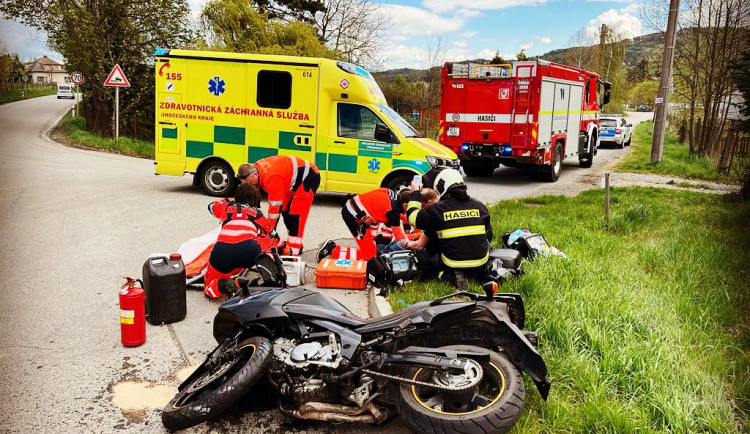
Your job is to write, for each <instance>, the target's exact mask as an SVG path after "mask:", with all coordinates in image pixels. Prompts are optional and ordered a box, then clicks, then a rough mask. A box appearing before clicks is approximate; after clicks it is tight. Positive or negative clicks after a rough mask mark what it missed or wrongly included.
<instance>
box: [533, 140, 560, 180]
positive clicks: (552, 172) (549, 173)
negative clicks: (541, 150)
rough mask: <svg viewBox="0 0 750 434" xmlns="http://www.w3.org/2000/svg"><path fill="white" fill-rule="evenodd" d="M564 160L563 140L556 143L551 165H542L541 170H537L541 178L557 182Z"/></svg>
mask: <svg viewBox="0 0 750 434" xmlns="http://www.w3.org/2000/svg"><path fill="white" fill-rule="evenodd" d="M562 161H563V144H562V142H557V143H555V150H554V151H553V154H552V162H551V163H550V165H549V166H542V167H540V171H539V172H537V173H538V176H539V179H541V180H542V181H547V182H555V181H557V180H558V179H559V178H560V172H562Z"/></svg>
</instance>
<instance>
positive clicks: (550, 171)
mask: <svg viewBox="0 0 750 434" xmlns="http://www.w3.org/2000/svg"><path fill="white" fill-rule="evenodd" d="M441 85H442V93H441V101H440V133H439V139H438V140H439V142H440V143H441V144H443V145H445V146H447V147H449V148H450V149H451V150H453V151H454V152H455V153H456V154H458V157H459V159H460V161H461V166H462V167H463V169H464V172H465V173H466V175H468V176H491V175H492V174H493V172H494V171H495V169H496V168H497V167H498V166H499V165H500V164H503V165H506V166H512V167H515V166H518V167H524V168H528V169H530V170H531V173H532V176H534V177H537V178H540V179H542V180H546V181H551V182H554V181H557V179H558V178H559V176H560V172H561V170H562V161H563V160H564V159H566V158H571V157H578V160H579V164H580V166H581V167H591V165H592V163H593V160H594V155H596V151H597V147H598V144H599V117H600V112H601V107H602V106H603V105H604V104H606V103H607V102H608V101H609V94H610V87H611V85H610V83H608V82H605V81H602V80H600V78H599V75H597V74H596V73H593V72H588V71H584V70H582V69H577V68H572V67H569V66H565V65H560V64H557V63H553V62H547V61H544V60H541V59H540V60H533V61H514V62H511V63H508V64H501V65H482V64H474V63H468V64H466V63H462V64H459V63H450V62H449V63H446V64H445V65H444V66H443V68H442V72H441Z"/></svg>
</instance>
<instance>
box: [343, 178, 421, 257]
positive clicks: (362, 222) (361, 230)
mask: <svg viewBox="0 0 750 434" xmlns="http://www.w3.org/2000/svg"><path fill="white" fill-rule="evenodd" d="M408 201H409V191H408V190H405V191H403V192H402V194H398V193H396V192H394V191H393V190H390V189H387V188H378V189H375V190H372V191H369V192H367V193H362V194H359V195H357V196H354V197H353V198H351V199H349V200H348V201H347V202H346V204H345V205H344V207H343V208H342V209H341V217H342V218H343V219H344V223H346V226H347V227H348V228H349V231H350V232H351V233H352V235H353V236H354V240H355V241H356V242H357V248H358V249H359V255H358V257H359V258H361V259H370V258H372V257H373V256H375V255H376V254H377V250H376V248H375V236H376V235H377V230H378V225H379V224H380V223H383V224H384V225H385V226H386V227H389V228H390V229H391V231H392V233H393V239H394V240H395V241H400V240H403V239H405V238H406V235H405V234H404V230H403V229H402V228H401V213H403V212H404V205H406V203H407V202H408Z"/></svg>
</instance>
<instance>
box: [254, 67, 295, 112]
mask: <svg viewBox="0 0 750 434" xmlns="http://www.w3.org/2000/svg"><path fill="white" fill-rule="evenodd" d="M257 103H258V107H268V108H277V109H288V108H289V107H291V105H292V74H290V73H289V72H287V71H259V72H258V97H257Z"/></svg>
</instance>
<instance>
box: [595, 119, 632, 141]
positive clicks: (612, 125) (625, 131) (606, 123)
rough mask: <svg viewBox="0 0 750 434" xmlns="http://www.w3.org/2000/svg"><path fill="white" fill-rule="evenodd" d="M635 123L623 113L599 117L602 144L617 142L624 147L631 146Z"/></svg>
mask: <svg viewBox="0 0 750 434" xmlns="http://www.w3.org/2000/svg"><path fill="white" fill-rule="evenodd" d="M632 134H633V124H629V123H628V122H627V121H626V120H625V118H624V117H622V116H621V115H602V117H601V118H600V119H599V140H600V142H601V144H602V145H608V144H611V143H613V144H615V145H617V147H618V148H620V149H622V148H624V147H625V146H630V140H631V139H632Z"/></svg>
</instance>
